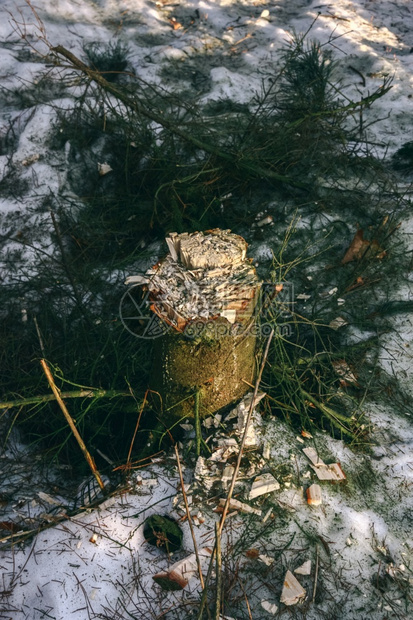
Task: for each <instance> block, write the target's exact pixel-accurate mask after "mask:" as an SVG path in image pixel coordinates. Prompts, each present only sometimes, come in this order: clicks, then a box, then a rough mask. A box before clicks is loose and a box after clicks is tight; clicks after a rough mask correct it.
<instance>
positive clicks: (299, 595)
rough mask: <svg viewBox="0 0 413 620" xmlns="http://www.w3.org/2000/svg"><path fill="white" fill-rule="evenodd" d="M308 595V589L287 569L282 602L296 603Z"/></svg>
mask: <svg viewBox="0 0 413 620" xmlns="http://www.w3.org/2000/svg"><path fill="white" fill-rule="evenodd" d="M305 595H306V591H305V590H304V588H303V587H302V585H301V584H300V583H299V581H297V579H296V578H295V577H294V575H293V574H292V572H291V571H289V570H288V571H287V574H286V575H285V578H284V586H283V589H282V593H281V599H280V601H281V603H284V605H296V604H297V603H298V602H299V601H300V600H301V599H303V598H304V597H305Z"/></svg>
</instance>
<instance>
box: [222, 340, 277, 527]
mask: <svg viewBox="0 0 413 620" xmlns="http://www.w3.org/2000/svg"><path fill="white" fill-rule="evenodd" d="M273 336H274V328H273V329H272V330H271V333H270V335H269V336H268V340H267V345H266V347H265V351H264V355H263V358H262V362H261V368H260V372H259V374H258V377H257V380H256V382H255V389H254V393H253V396H252V399H251V405H250V408H249V411H248V415H247V419H246V422H245V429H244V433H243V435H242V440H241V444H240V447H239V452H238V458H237V462H236V465H235V468H234V473H233V475H232V480H231V484H230V487H229V489H228V493H227V499H226V502H225V506H224V510H223V512H222V516H221V520H220V523H219V534H221V533H222V529H223V527H224V523H225V519H226V517H227V513H228V509H229V504H230V501H231V498H232V493H233V491H234V487H235V483H236V481H237V476H238V472H239V468H240V465H241V459H242V455H243V451H244V446H245V441H246V438H247V433H248V427H249V425H250V422H251V417H252V412H253V410H254V402H255V399H256V397H257V394H258V389H259V386H260V383H261V378H262V373H263V371H264V367H265V364H266V362H267V357H268V351H269V349H270V344H271V340H272V339H273Z"/></svg>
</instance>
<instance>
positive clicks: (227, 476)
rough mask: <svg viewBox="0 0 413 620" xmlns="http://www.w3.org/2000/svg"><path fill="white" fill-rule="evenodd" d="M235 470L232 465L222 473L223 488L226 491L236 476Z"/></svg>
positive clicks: (227, 466)
mask: <svg viewBox="0 0 413 620" xmlns="http://www.w3.org/2000/svg"><path fill="white" fill-rule="evenodd" d="M234 471H235V468H234V467H232V465H226V467H225V468H224V471H223V472H222V478H221V482H222V486H223V487H224V488H225V489H226V488H227V486H228V484H229V483H230V482H231V480H232V477H233V475H234Z"/></svg>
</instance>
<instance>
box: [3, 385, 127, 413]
mask: <svg viewBox="0 0 413 620" xmlns="http://www.w3.org/2000/svg"><path fill="white" fill-rule="evenodd" d="M118 396H130V394H128V392H118V391H116V390H98V389H96V390H74V391H72V392H60V397H61V398H115V397H118ZM53 400H56V395H55V394H43V395H41V396H31V397H29V398H18V399H16V400H8V401H5V402H3V403H0V409H13V408H15V407H26V406H27V405H40V404H41V403H49V402H51V401H53Z"/></svg>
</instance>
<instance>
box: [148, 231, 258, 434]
mask: <svg viewBox="0 0 413 620" xmlns="http://www.w3.org/2000/svg"><path fill="white" fill-rule="evenodd" d="M166 241H167V244H168V247H169V252H170V253H169V255H168V256H167V257H166V258H165V259H164V260H162V261H161V262H160V263H158V264H157V265H155V266H154V267H152V268H151V269H150V270H149V271H148V272H147V273H146V283H145V286H146V287H147V289H148V291H149V299H150V301H151V310H152V311H153V312H155V313H156V314H157V316H158V317H159V319H160V320H161V321H162V322H163V323H164V324H165V325H167V326H168V329H167V330H165V333H164V335H163V336H161V337H160V338H158V339H157V340H156V341H155V344H154V362H153V371H152V376H151V385H150V387H151V388H152V389H153V390H154V391H156V392H159V394H160V395H161V397H162V403H163V421H164V422H165V423H167V424H169V423H173V422H175V421H177V420H179V419H181V418H185V417H193V416H194V411H195V407H199V414H200V416H206V415H209V414H212V413H214V412H216V411H218V410H219V409H222V408H223V407H225V406H226V405H229V404H231V403H233V402H235V401H236V400H238V399H240V398H241V397H242V396H243V395H244V394H245V393H246V392H247V391H248V390H249V389H251V388H250V386H251V384H252V383H253V382H254V377H255V370H256V364H255V350H256V330H255V329H254V327H255V313H256V304H257V299H258V295H259V290H260V281H259V279H258V276H257V274H256V272H255V268H254V267H253V265H252V264H251V261H250V260H249V259H247V258H246V251H247V243H246V241H245V240H244V239H243V238H242V237H240V236H238V235H235V234H233V233H231V232H230V231H228V230H220V229H215V230H211V231H208V232H207V233H202V232H197V233H192V234H188V233H183V234H176V233H171V234H170V236H169V237H168V238H167V239H166Z"/></svg>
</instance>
